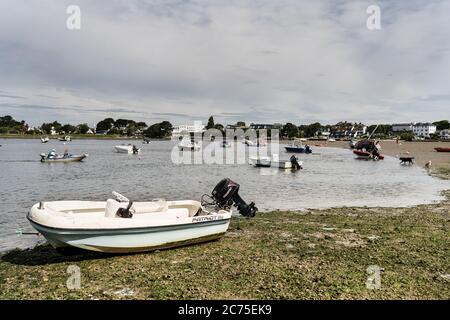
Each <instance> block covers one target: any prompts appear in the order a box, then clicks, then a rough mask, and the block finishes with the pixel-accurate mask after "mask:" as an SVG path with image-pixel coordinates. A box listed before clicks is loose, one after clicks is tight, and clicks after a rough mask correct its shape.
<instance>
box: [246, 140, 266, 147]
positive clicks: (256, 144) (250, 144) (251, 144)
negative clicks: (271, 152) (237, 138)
mask: <svg viewBox="0 0 450 320" xmlns="http://www.w3.org/2000/svg"><path fill="white" fill-rule="evenodd" d="M244 144H245V145H247V146H248V147H265V146H267V143H266V142H265V141H263V140H257V141H251V140H248V139H245V140H244Z"/></svg>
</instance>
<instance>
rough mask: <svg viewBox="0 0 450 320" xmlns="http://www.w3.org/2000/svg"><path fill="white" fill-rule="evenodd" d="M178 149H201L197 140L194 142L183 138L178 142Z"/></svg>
mask: <svg viewBox="0 0 450 320" xmlns="http://www.w3.org/2000/svg"><path fill="white" fill-rule="evenodd" d="M178 149H179V150H180V151H198V150H200V145H199V144H198V143H197V142H195V141H194V142H192V141H190V140H187V139H183V140H181V142H180V143H179V144H178Z"/></svg>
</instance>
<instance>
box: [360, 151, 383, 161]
mask: <svg viewBox="0 0 450 320" xmlns="http://www.w3.org/2000/svg"><path fill="white" fill-rule="evenodd" d="M353 153H354V154H355V155H356V158H357V159H362V160H383V159H384V156H383V155H381V154H380V155H379V156H378V158H373V156H372V154H371V153H370V152H367V151H360V150H353Z"/></svg>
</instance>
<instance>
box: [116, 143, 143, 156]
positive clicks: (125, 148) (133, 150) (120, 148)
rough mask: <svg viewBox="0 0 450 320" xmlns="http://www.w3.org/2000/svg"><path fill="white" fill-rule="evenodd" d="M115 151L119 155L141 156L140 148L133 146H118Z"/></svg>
mask: <svg viewBox="0 0 450 320" xmlns="http://www.w3.org/2000/svg"><path fill="white" fill-rule="evenodd" d="M114 149H115V150H116V152H118V153H128V154H139V153H140V152H141V149H140V148H138V147H136V146H135V145H131V144H128V145H125V144H122V145H118V146H115V147H114Z"/></svg>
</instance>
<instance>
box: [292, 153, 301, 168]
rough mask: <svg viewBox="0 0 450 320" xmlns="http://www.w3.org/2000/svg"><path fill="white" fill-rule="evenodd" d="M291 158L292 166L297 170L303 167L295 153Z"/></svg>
mask: <svg viewBox="0 0 450 320" xmlns="http://www.w3.org/2000/svg"><path fill="white" fill-rule="evenodd" d="M289 160H290V161H291V164H292V168H294V169H296V170H300V169H303V168H302V166H301V165H300V163H298V158H297V157H296V156H294V155H292V156H291V157H290V158H289Z"/></svg>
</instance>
